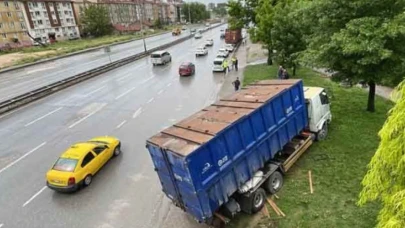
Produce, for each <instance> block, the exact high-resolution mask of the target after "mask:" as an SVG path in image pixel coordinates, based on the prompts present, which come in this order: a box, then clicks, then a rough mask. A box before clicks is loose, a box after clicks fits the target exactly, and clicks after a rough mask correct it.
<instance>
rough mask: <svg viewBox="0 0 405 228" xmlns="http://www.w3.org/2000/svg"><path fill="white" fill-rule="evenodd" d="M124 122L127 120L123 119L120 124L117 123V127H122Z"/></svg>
mask: <svg viewBox="0 0 405 228" xmlns="http://www.w3.org/2000/svg"><path fill="white" fill-rule="evenodd" d="M126 122H127V121H126V120H124V121H122V122H121V123H120V124H118V126H117V129H118V128H120V127H122V125H124V124H125V123H126Z"/></svg>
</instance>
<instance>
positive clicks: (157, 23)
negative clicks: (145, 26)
mask: <svg viewBox="0 0 405 228" xmlns="http://www.w3.org/2000/svg"><path fill="white" fill-rule="evenodd" d="M153 27H154V28H158V29H162V28H163V23H162V20H161V19H160V18H158V19H156V20H155V21H154V22H153Z"/></svg>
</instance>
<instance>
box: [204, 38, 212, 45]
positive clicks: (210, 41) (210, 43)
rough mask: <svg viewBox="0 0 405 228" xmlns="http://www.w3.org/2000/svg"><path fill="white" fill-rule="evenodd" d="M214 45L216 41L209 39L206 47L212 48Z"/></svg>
mask: <svg viewBox="0 0 405 228" xmlns="http://www.w3.org/2000/svg"><path fill="white" fill-rule="evenodd" d="M212 45H214V40H213V39H207V40H206V41H205V46H212Z"/></svg>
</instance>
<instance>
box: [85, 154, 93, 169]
mask: <svg viewBox="0 0 405 228" xmlns="http://www.w3.org/2000/svg"><path fill="white" fill-rule="evenodd" d="M93 159H94V155H93V154H92V153H91V152H89V153H87V155H86V157H84V158H83V161H82V168H83V167H85V166H86V165H87V164H89V163H90V162H91V161H92V160H93Z"/></svg>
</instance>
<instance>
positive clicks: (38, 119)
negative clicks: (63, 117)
mask: <svg viewBox="0 0 405 228" xmlns="http://www.w3.org/2000/svg"><path fill="white" fill-rule="evenodd" d="M62 108H63V107H60V108H57V109H55V110H53V111H51V112H48V113H47V114H45V115H43V116H41V117H39V118H37V119H35V120H33V121H31V122H29V123H27V124H26V125H25V127H28V126H30V125H31V124H34V123H36V122H38V121H40V120H42V119H43V118H45V117H47V116H50V115H52V114H54V113H55V112H57V111H59V110H61V109H62Z"/></svg>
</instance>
